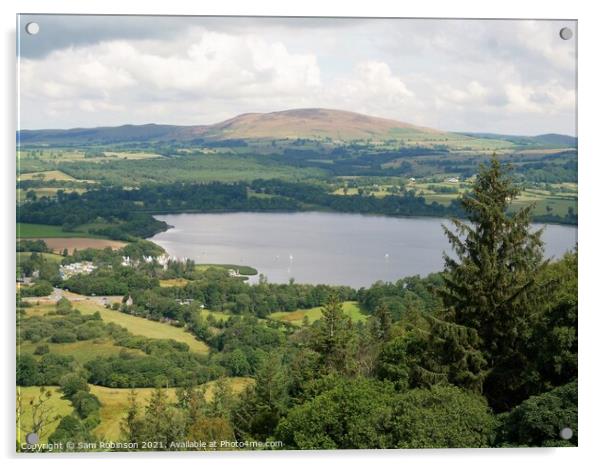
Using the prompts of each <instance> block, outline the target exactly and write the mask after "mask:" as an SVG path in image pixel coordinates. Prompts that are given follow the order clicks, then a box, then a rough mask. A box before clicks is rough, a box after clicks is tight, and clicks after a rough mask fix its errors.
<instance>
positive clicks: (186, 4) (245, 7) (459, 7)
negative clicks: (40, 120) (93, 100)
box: [0, 0, 602, 467]
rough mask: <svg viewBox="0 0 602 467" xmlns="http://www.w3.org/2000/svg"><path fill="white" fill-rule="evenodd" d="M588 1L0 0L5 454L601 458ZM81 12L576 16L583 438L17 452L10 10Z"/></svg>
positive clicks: (269, 459) (102, 460)
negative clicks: (368, 447)
mask: <svg viewBox="0 0 602 467" xmlns="http://www.w3.org/2000/svg"><path fill="white" fill-rule="evenodd" d="M595 5H596V2H593V1H587V2H586V1H585V0H583V1H580V0H572V1H557V0H548V1H545V2H530V3H529V2H526V1H524V0H498V1H496V2H487V1H482V0H481V1H475V0H448V1H444V0H441V1H435V0H421V1H420V2H407V3H402V2H393V1H390V0H389V1H386V0H370V1H365V0H363V1H359V0H347V1H345V2H343V1H341V2H335V1H332V2H329V3H327V2H326V1H324V0H303V1H301V2H290V1H289V2H287V1H283V0H252V1H244V0H238V1H236V0H221V1H219V2H202V1H198V0H197V1H192V0H190V1H186V0H163V1H159V0H145V1H133V0H87V1H85V2H84V1H70V0H53V1H52V2H48V1H43V0H19V1H17V0H3V1H2V2H1V3H0V8H1V10H2V11H1V12H2V15H1V16H0V21H1V24H2V26H1V27H2V38H3V47H2V49H1V53H2V67H1V69H2V70H3V71H2V73H1V76H0V79H1V80H2V83H3V86H2V88H3V92H4V96H3V97H4V98H3V99H2V102H3V103H4V105H3V111H2V113H1V117H0V118H1V121H2V124H1V131H2V135H3V142H4V144H3V146H2V147H3V149H4V151H3V153H2V156H1V160H2V164H3V167H2V168H3V170H2V174H3V177H4V182H5V183H3V184H2V190H3V192H2V194H3V195H4V196H3V202H2V203H1V206H2V219H3V221H4V223H3V225H4V228H3V229H2V237H3V250H2V251H4V252H11V253H10V254H6V253H5V254H4V255H3V257H4V258H6V260H5V261H4V263H5V264H4V267H3V268H2V273H3V274H2V280H1V281H0V284H1V287H2V298H3V301H2V303H3V305H4V307H3V308H2V313H1V314H2V317H3V329H4V339H3V341H2V347H1V348H2V350H3V360H2V363H3V365H2V368H3V371H5V374H4V375H3V376H4V377H3V378H2V381H3V383H2V385H1V392H2V399H1V400H2V412H1V413H0V421H1V422H0V424H1V426H0V430H1V431H0V440H1V441H2V443H1V450H2V456H3V457H4V458H5V461H8V463H10V464H12V463H13V462H19V463H20V465H29V464H32V465H33V464H38V465H41V464H42V463H43V465H44V466H48V465H60V464H65V463H68V464H71V463H72V462H76V463H77V464H81V463H83V462H85V463H86V464H87V465H89V466H96V465H103V466H105V465H106V462H107V460H113V459H115V460H116V461H117V462H134V463H142V462H144V463H145V464H147V465H148V466H149V467H150V466H154V465H163V464H165V463H166V462H177V463H179V464H180V463H186V464H188V463H190V464H192V463H203V464H210V465H213V464H217V463H227V464H232V463H236V464H243V463H244V464H245V466H246V465H249V466H260V465H261V466H265V465H278V466H281V465H282V464H283V463H284V464H286V465H287V467H288V466H297V465H299V466H300V465H304V466H305V465H307V464H308V463H311V464H317V465H323V464H327V463H328V464H332V463H345V464H348V465H362V466H364V465H365V464H366V463H370V462H378V463H379V464H381V463H382V464H393V463H394V464H397V465H400V464H402V465H403V464H405V465H412V466H413V465H417V464H420V465H433V466H441V465H445V466H462V467H466V466H469V465H476V466H479V467H482V466H483V465H485V464H487V465H488V466H489V465H491V466H496V465H503V466H505V467H506V466H507V465H508V464H515V465H524V464H527V463H529V464H544V463H545V464H546V465H551V466H563V467H566V466H567V465H591V464H594V462H595V460H598V461H599V459H600V457H601V456H600V454H599V452H598V450H597V445H598V439H597V435H598V434H599V433H600V429H599V426H600V399H601V397H600V395H599V393H600V388H601V387H602V385H601V380H602V378H601V376H600V373H601V371H600V364H599V362H598V361H597V357H598V354H599V353H600V352H599V346H598V345H596V344H597V343H598V342H599V341H600V336H599V334H600V332H601V330H602V326H601V325H600V324H601V319H600V316H601V313H602V311H601V307H600V306H599V302H600V300H601V299H600V298H599V294H596V292H597V291H598V290H599V289H600V279H599V277H600V276H601V275H602V274H601V273H600V268H601V267H602V261H601V255H600V248H599V246H598V245H599V242H600V240H599V238H600V232H601V230H599V229H597V227H602V225H601V224H602V223H601V222H599V219H600V212H601V210H600V207H599V205H600V200H602V193H601V192H600V186H602V183H601V182H600V180H601V178H602V170H601V168H602V163H601V161H602V150H601V148H600V141H601V140H600V124H601V123H600V111H601V104H602V100H601V99H600V86H601V85H602V76H601V73H600V59H599V54H600V45H601V44H602V40H601V37H600V30H601V29H602V27H601V26H602V25H601V24H600V15H597V14H596V8H595ZM18 12H20V13H87V14H119V13H121V14H181V15H187V14H188V15H190V14H194V15H209V14H212V15H283V16H303V15H306V16H393V17H477V18H562V19H578V20H579V146H580V147H579V149H580V158H579V159H580V160H579V164H580V165H579V191H580V193H579V217H580V219H579V250H580V258H579V259H580V263H579V266H580V267H579V275H580V277H579V300H580V326H579V328H580V329H579V332H580V336H579V350H580V361H579V369H580V374H579V396H580V401H579V409H580V410H579V442H580V447H579V448H576V449H530V450H525V449H506V450H472V451H471V450H432V451H337V452H323V451H322V452H276V453H257V452H251V453H175V454H174V453H165V454H162V453H135V454H90V455H73V456H71V455H52V456H44V457H43V458H42V457H39V458H37V459H36V457H33V458H31V457H29V456H19V457H16V456H15V454H13V453H14V439H15V436H14V413H15V412H14V391H15V389H14V388H15V386H14V378H15V373H14V314H13V310H14V285H13V284H14V282H13V280H14V261H15V253H14V238H15V227H14V226H15V224H14V214H15V189H14V186H15V185H14V179H15V143H14V142H15V129H16V93H15V90H16V80H15V72H14V70H15V24H16V17H15V15H16V13H18Z"/></svg>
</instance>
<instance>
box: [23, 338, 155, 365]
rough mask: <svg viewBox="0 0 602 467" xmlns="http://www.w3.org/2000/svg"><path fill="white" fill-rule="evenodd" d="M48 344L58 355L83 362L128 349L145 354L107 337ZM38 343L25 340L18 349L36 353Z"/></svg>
mask: <svg viewBox="0 0 602 467" xmlns="http://www.w3.org/2000/svg"><path fill="white" fill-rule="evenodd" d="M46 344H47V345H48V350H49V352H51V353H54V354H58V355H69V356H71V357H73V358H74V359H75V360H76V361H77V362H79V363H81V364H84V363H86V362H89V361H90V360H94V359H95V358H96V357H113V356H117V355H119V354H120V352H121V351H122V350H125V351H127V352H128V354H133V355H144V352H142V351H141V350H138V349H129V348H126V347H121V346H119V345H115V344H114V343H113V342H111V341H110V340H106V339H98V340H95V341H78V342H66V343H62V344H55V343H52V342H49V343H46ZM38 345H39V344H38V343H33V342H25V343H22V344H21V345H20V346H19V348H18V350H19V352H22V353H27V354H34V351H35V349H36V347H37V346H38Z"/></svg>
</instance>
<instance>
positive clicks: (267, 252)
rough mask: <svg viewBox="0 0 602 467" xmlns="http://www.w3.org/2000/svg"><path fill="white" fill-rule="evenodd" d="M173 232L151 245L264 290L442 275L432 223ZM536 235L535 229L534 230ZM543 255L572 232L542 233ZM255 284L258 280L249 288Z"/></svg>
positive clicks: (294, 223)
mask: <svg viewBox="0 0 602 467" xmlns="http://www.w3.org/2000/svg"><path fill="white" fill-rule="evenodd" d="M156 218H157V219H160V220H163V221H165V222H167V223H168V224H169V225H172V226H174V228H172V229H169V230H168V231H166V232H161V233H159V234H157V235H155V236H154V237H153V238H151V240H152V241H154V242H155V243H157V244H159V245H161V246H162V247H163V248H165V250H166V251H167V252H168V253H169V254H170V255H172V256H176V257H178V258H184V257H186V258H191V259H193V260H195V261H196V262H197V263H221V264H241V265H249V266H253V267H254V268H256V269H257V270H258V271H259V272H260V273H262V274H264V275H266V276H267V278H268V280H269V281H270V282H276V283H285V282H288V280H289V279H290V278H294V279H295V281H296V282H298V283H310V284H320V283H322V284H337V285H350V286H353V287H361V286H370V285H371V284H373V283H374V282H375V281H377V280H385V281H395V280H397V279H399V278H401V277H404V276H409V275H415V274H420V275H425V274H428V273H431V272H436V271H440V270H441V269H442V267H443V259H442V253H443V252H444V251H448V252H449V251H450V250H449V244H448V242H447V238H446V237H445V236H444V234H443V230H442V228H441V224H446V225H449V221H447V220H445V219H438V218H392V217H383V216H364V215H358V214H338V213H335V214H333V213H315V212H309V213H306V212H304V213H278V214H268V213H233V214H170V215H162V216H156ZM538 227H541V226H538ZM543 239H544V241H545V244H546V245H545V247H546V255H547V256H548V257H556V258H558V257H560V256H561V255H562V254H563V253H564V252H566V251H567V250H569V249H571V248H573V247H574V246H575V244H576V242H577V228H576V227H571V226H563V225H546V226H545V230H544V234H543ZM255 280H257V276H255V279H252V281H255Z"/></svg>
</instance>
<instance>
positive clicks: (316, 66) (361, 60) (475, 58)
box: [20, 17, 576, 134]
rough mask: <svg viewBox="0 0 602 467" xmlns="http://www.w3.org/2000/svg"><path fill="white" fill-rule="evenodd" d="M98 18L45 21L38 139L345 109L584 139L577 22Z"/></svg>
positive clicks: (24, 101) (28, 96)
mask: <svg viewBox="0 0 602 467" xmlns="http://www.w3.org/2000/svg"><path fill="white" fill-rule="evenodd" d="M77 18H79V17H77ZM86 18H87V19H86V20H84V22H83V23H74V22H73V21H68V19H69V18H62V17H52V19H51V22H50V23H46V20H44V22H42V24H41V33H40V34H42V36H40V37H39V38H38V39H44V40H45V42H44V44H45V45H43V46H41V47H40V49H41V50H42V51H43V53H42V52H41V51H40V50H37V51H36V50H35V47H34V46H33V45H32V43H31V40H32V39H31V38H27V41H29V42H28V43H27V44H28V45H27V52H26V53H24V55H23V56H22V58H21V61H20V87H21V117H22V120H21V124H22V126H23V127H24V128H49V127H55V128H56V127H75V126H98V125H118V124H123V123H148V122H155V123H172V124H203V123H214V122H217V121H220V120H224V119H226V118H230V117H232V116H234V115H237V114H240V113H244V112H268V111H275V110H283V109H287V108H299V107H332V108H341V109H345V110H351V111H357V112H365V113H369V114H372V115H377V116H383V117H389V118H395V119H399V120H402V121H407V122H410V123H416V124H420V125H426V126H432V127H436V128H441V129H445V130H456V131H490V132H500V133H522V134H536V133H546V132H564V133H573V132H574V120H575V103H576V101H575V99H576V96H575V85H576V82H575V67H576V62H575V57H576V48H575V41H562V40H560V39H559V37H558V30H559V27H561V26H563V25H565V23H560V22H555V21H537V22H534V21H475V20H472V21H464V20H458V21H455V20H454V21H451V20H439V21H437V20H344V19H310V18H306V19H304V20H303V21H297V20H295V19H286V18H272V19H271V18H253V19H249V18H173V17H172V18H154V17H141V18H138V17H127V18H122V17H116V18H106V17H102V18H101V17H86ZM70 19H71V20H72V19H73V18H72V17H70ZM113 19H114V21H112V20H113ZM86 21H87V22H86ZM74 24H76V25H75V26H74ZM567 24H569V25H570V26H572V27H575V25H572V24H571V23H567ZM86 27H88V28H90V31H91V32H90V33H89V34H86V32H85V31H86ZM61 28H63V29H64V31H65V32H72V33H73V34H72V37H71V39H70V40H66V39H64V38H63V39H61V37H62V36H61V34H59V33H60V31H61ZM128 28H129V29H128ZM44 31H50V32H49V34H50V37H49V38H47V37H44V36H43V34H44ZM47 40H48V41H47Z"/></svg>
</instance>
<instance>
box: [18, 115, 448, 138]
mask: <svg viewBox="0 0 602 467" xmlns="http://www.w3.org/2000/svg"><path fill="white" fill-rule="evenodd" d="M455 137H457V136H456V135H454V134H452V133H446V132H443V131H439V130H434V129H431V128H424V127H419V126H416V125H411V124H409V123H404V122H399V121H396V120H391V119H386V118H380V117H372V116H368V115H363V114H359V113H354V112H348V111H343V110H332V109H294V110H285V111H281V112H269V113H247V114H242V115H239V116H237V117H234V118H231V119H229V120H226V121H223V122H220V123H216V124H213V125H196V126H177V125H156V124H147V125H122V126H118V127H98V128H74V129H69V130H21V131H20V132H18V133H17V139H18V141H20V142H21V143H22V144H111V143H121V142H133V141H165V142H169V141H178V142H186V141H191V142H194V141H198V142H201V141H204V140H206V141H222V140H239V139H286V138H291V139H296V138H309V139H325V138H330V139H332V140H340V141H351V140H364V139H374V140H390V139H406V138H412V139H422V138H424V139H429V140H432V139H442V138H452V139H454V138H455Z"/></svg>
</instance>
